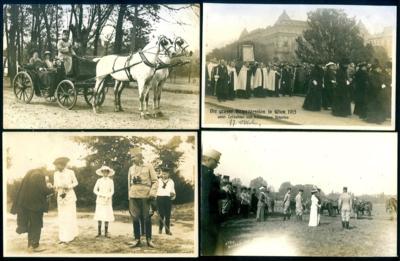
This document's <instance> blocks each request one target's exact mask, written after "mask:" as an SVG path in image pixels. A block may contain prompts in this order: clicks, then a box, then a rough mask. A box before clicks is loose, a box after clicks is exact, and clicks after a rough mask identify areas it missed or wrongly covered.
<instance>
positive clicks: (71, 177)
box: [54, 169, 78, 201]
mask: <svg viewBox="0 0 400 261" xmlns="http://www.w3.org/2000/svg"><path fill="white" fill-rule="evenodd" d="M77 185H78V180H77V179H76V177H75V172H74V171H73V170H71V169H63V170H62V171H56V172H55V173H54V187H55V189H56V190H57V192H58V199H59V200H60V199H63V200H64V201H76V195H75V191H74V190H73V188H74V187H76V186H77ZM64 193H66V196H65V198H60V196H61V195H62V194H64Z"/></svg>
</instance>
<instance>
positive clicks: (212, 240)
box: [200, 165, 221, 255]
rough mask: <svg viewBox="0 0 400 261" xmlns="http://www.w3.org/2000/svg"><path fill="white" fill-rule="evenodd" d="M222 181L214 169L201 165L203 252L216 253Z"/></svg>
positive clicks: (207, 253)
mask: <svg viewBox="0 0 400 261" xmlns="http://www.w3.org/2000/svg"><path fill="white" fill-rule="evenodd" d="M220 193H221V192H220V182H219V180H218V178H217V176H215V175H214V171H213V170H212V169H210V168H208V167H206V166H204V165H202V166H201V211H200V212H201V234H200V237H201V252H202V254H203V255H214V254H215V249H216V246H217V237H218V227H219V225H218V224H219V221H220V218H219V207H218V200H219V199H220V198H221V196H220Z"/></svg>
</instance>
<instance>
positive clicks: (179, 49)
mask: <svg viewBox="0 0 400 261" xmlns="http://www.w3.org/2000/svg"><path fill="white" fill-rule="evenodd" d="M188 47H189V44H188V43H187V42H186V41H185V40H184V39H183V38H181V37H177V38H175V40H174V51H175V55H173V56H172V57H171V55H170V54H168V53H166V52H165V51H164V52H163V51H161V52H160V54H159V56H158V61H157V63H158V68H157V69H156V72H155V73H154V76H153V77H152V79H151V82H150V88H151V87H153V88H154V89H153V94H154V97H153V111H154V117H157V116H162V112H161V111H160V99H161V91H162V87H163V86H164V84H165V81H166V80H167V78H168V76H169V74H170V70H171V69H172V67H173V66H178V65H181V64H184V63H185V62H181V61H178V62H176V63H174V62H172V60H175V58H179V57H181V56H191V55H192V52H191V51H190V52H189V51H188V50H187V48H188ZM125 86H126V84H124V83H123V82H118V83H117V82H116V85H115V91H114V93H115V94H116V95H115V111H122V106H121V93H122V90H123V89H124V88H125ZM149 91H150V89H148V90H147V93H145V95H144V96H145V103H146V106H147V107H148V101H149V93H150V92H149Z"/></svg>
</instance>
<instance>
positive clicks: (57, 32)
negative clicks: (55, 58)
mask: <svg viewBox="0 0 400 261" xmlns="http://www.w3.org/2000/svg"><path fill="white" fill-rule="evenodd" d="M58 30H59V29H58V5H56V45H57V43H58V34H59V33H60V32H59V31H58Z"/></svg>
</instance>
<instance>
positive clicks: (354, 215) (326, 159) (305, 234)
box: [200, 131, 398, 257]
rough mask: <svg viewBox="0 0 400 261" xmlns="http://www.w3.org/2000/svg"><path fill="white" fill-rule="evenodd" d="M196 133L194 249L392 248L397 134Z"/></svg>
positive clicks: (311, 251)
mask: <svg viewBox="0 0 400 261" xmlns="http://www.w3.org/2000/svg"><path fill="white" fill-rule="evenodd" d="M201 140H202V158H201V180H200V183H201V196H200V197H201V204H200V212H201V219H200V220H201V223H200V229H201V230H200V242H201V243H200V251H201V252H200V253H201V255H205V256H213V255H225V256H329V257H382V256H392V257H394V256H397V246H398V245H397V134H395V133H377V132H376V133H373V132H369V133H359V132H358V133H351V132H337V133H333V132H247V131H246V132H245V131H223V132H222V131H220V132H218V131H205V132H203V133H202V139H201Z"/></svg>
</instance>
